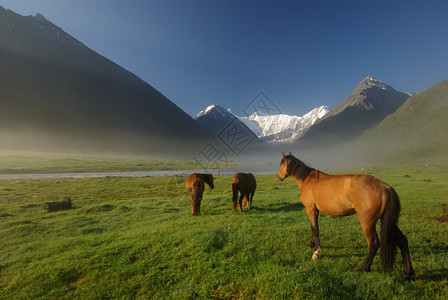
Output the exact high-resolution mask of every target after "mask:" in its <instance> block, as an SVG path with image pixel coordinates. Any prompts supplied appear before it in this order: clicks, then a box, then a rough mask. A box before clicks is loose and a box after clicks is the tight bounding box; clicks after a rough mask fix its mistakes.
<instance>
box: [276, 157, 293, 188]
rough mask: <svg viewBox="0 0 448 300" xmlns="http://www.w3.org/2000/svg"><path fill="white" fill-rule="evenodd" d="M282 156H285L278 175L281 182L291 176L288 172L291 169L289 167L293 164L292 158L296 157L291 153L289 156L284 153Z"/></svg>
mask: <svg viewBox="0 0 448 300" xmlns="http://www.w3.org/2000/svg"><path fill="white" fill-rule="evenodd" d="M282 155H283V158H282V161H281V162H280V170H278V175H277V178H278V180H280V181H283V180H285V178H287V177H288V176H289V175H291V174H289V172H288V169H289V168H288V167H289V164H290V163H291V160H292V158H293V157H294V156H293V155H292V154H291V152H289V155H285V153H284V152H282Z"/></svg>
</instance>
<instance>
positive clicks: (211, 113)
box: [194, 104, 249, 135]
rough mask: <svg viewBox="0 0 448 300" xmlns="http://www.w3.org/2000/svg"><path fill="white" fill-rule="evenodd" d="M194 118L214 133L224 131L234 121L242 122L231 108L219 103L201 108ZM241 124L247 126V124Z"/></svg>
mask: <svg viewBox="0 0 448 300" xmlns="http://www.w3.org/2000/svg"><path fill="white" fill-rule="evenodd" d="M194 119H195V120H196V121H197V122H198V123H199V124H201V125H202V126H203V127H204V128H207V130H208V131H210V132H211V133H212V134H214V135H216V134H218V133H219V132H220V131H222V130H223V129H224V128H225V126H226V125H227V124H229V123H230V122H232V121H233V122H238V123H240V122H239V121H238V120H237V118H236V117H235V115H234V114H233V113H232V112H231V111H230V110H226V109H225V108H224V107H222V106H220V105H217V104H212V105H209V106H208V107H207V108H206V109H204V110H201V111H200V112H199V113H198V114H197V115H196V116H195V117H194ZM241 126H244V127H246V126H245V125H241ZM247 129H249V128H247Z"/></svg>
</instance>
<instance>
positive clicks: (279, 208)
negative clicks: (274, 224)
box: [257, 202, 305, 213]
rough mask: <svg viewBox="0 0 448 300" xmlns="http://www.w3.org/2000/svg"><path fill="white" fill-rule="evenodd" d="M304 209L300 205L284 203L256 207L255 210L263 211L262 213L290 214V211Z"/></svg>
mask: <svg viewBox="0 0 448 300" xmlns="http://www.w3.org/2000/svg"><path fill="white" fill-rule="evenodd" d="M304 208H305V207H304V206H303V205H302V203H290V202H284V203H272V204H267V205H263V206H258V207H257V210H259V211H264V212H271V213H276V212H292V211H301V210H303V209H304Z"/></svg>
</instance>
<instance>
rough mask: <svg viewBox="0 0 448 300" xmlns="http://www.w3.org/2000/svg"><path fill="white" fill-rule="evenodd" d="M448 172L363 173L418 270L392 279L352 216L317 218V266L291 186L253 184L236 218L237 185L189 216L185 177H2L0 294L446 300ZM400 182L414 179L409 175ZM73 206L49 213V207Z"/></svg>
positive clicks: (221, 186) (222, 182)
mask: <svg viewBox="0 0 448 300" xmlns="http://www.w3.org/2000/svg"><path fill="white" fill-rule="evenodd" d="M446 171H448V169H446V168H443V167H431V166H430V167H425V166H412V167H401V168H376V169H374V170H367V171H366V172H370V173H373V175H374V176H377V177H379V178H380V179H382V180H384V181H386V182H387V183H389V184H391V185H392V186H394V187H395V188H396V190H397V192H398V194H399V195H400V199H401V203H402V213H401V217H400V220H399V226H400V228H401V229H402V231H403V232H404V233H405V235H406V236H407V237H408V239H409V245H410V251H411V258H412V261H413V264H414V268H415V271H416V273H417V277H416V279H414V280H412V281H410V282H403V281H401V280H400V279H399V278H400V275H401V272H402V271H403V268H402V265H401V259H400V257H399V256H397V264H396V266H395V269H394V271H393V272H391V273H385V272H384V271H383V270H382V269H381V267H380V262H379V258H378V256H377V257H376V258H375V260H374V263H373V266H372V271H371V272H370V273H357V272H355V271H354V270H355V269H356V267H358V266H359V265H360V264H361V262H362V260H363V259H364V256H365V254H366V251H367V247H366V242H365V237H364V235H363V233H362V230H361V226H360V225H359V223H358V221H357V219H356V216H350V217H344V218H332V217H329V216H326V215H321V216H320V217H319V222H320V223H319V225H320V231H321V243H322V251H323V252H322V259H321V260H320V261H311V260H310V257H311V254H312V250H311V249H310V248H308V244H309V241H310V238H311V232H310V224H309V221H308V218H307V216H306V213H305V211H304V210H303V206H301V205H300V204H299V198H298V196H299V189H298V187H297V185H296V184H295V183H294V181H293V180H292V179H287V180H286V181H284V182H278V181H277V179H276V178H275V176H257V180H258V188H257V192H256V193H255V197H254V203H253V205H254V209H253V210H252V211H246V210H245V211H244V212H243V213H235V214H233V213H232V212H231V184H230V183H231V177H218V178H217V179H216V181H215V189H214V190H210V189H209V188H206V191H205V193H204V200H203V205H202V209H201V213H202V215H201V216H199V217H192V216H191V215H190V211H191V209H190V200H189V198H188V195H187V192H186V190H185V178H182V177H181V178H177V177H170V178H89V179H39V180H13V179H11V180H2V181H0V222H1V226H0V272H1V277H0V291H1V295H2V297H4V298H8V299H9V298H27V299H33V298H77V299H85V298H170V299H185V298H195V297H199V298H206V299H209V298H217V299H226V298H261V299H271V298H274V299H282V298H283V299H284V298H298V299H303V298H316V299H322V298H325V299H327V298H335V299H336V298H337V299H378V298H379V299H390V298H399V299H417V298H418V299H420V298H421V299H437V298H440V299H443V298H446V297H448V275H447V274H448V257H447V256H446V252H447V251H448V243H447V240H446V237H447V233H448V228H447V226H448V224H447V223H443V222H441V221H440V220H443V219H440V220H439V219H438V218H440V217H443V216H444V215H445V216H446V215H447V214H448V212H447V207H446V203H447V202H448V201H447V200H448V199H447V195H448V185H447V183H448V174H447V173H446ZM405 175H407V176H406V177H405ZM64 197H71V199H72V202H73V206H74V207H73V209H70V210H65V211H60V212H54V213H48V212H46V211H44V209H43V203H44V202H46V201H60V200H62V199H63V198H64Z"/></svg>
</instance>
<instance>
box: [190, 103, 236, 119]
mask: <svg viewBox="0 0 448 300" xmlns="http://www.w3.org/2000/svg"><path fill="white" fill-rule="evenodd" d="M209 113H219V114H221V115H223V116H226V115H228V114H232V115H233V113H232V111H231V110H230V109H228V110H226V109H225V108H224V107H222V106H220V105H218V104H212V105H209V106H207V108H206V109H204V110H201V111H200V112H198V114H197V115H196V116H195V117H194V119H195V120H196V119H197V118H199V117H201V116H205V115H207V114H209Z"/></svg>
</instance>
